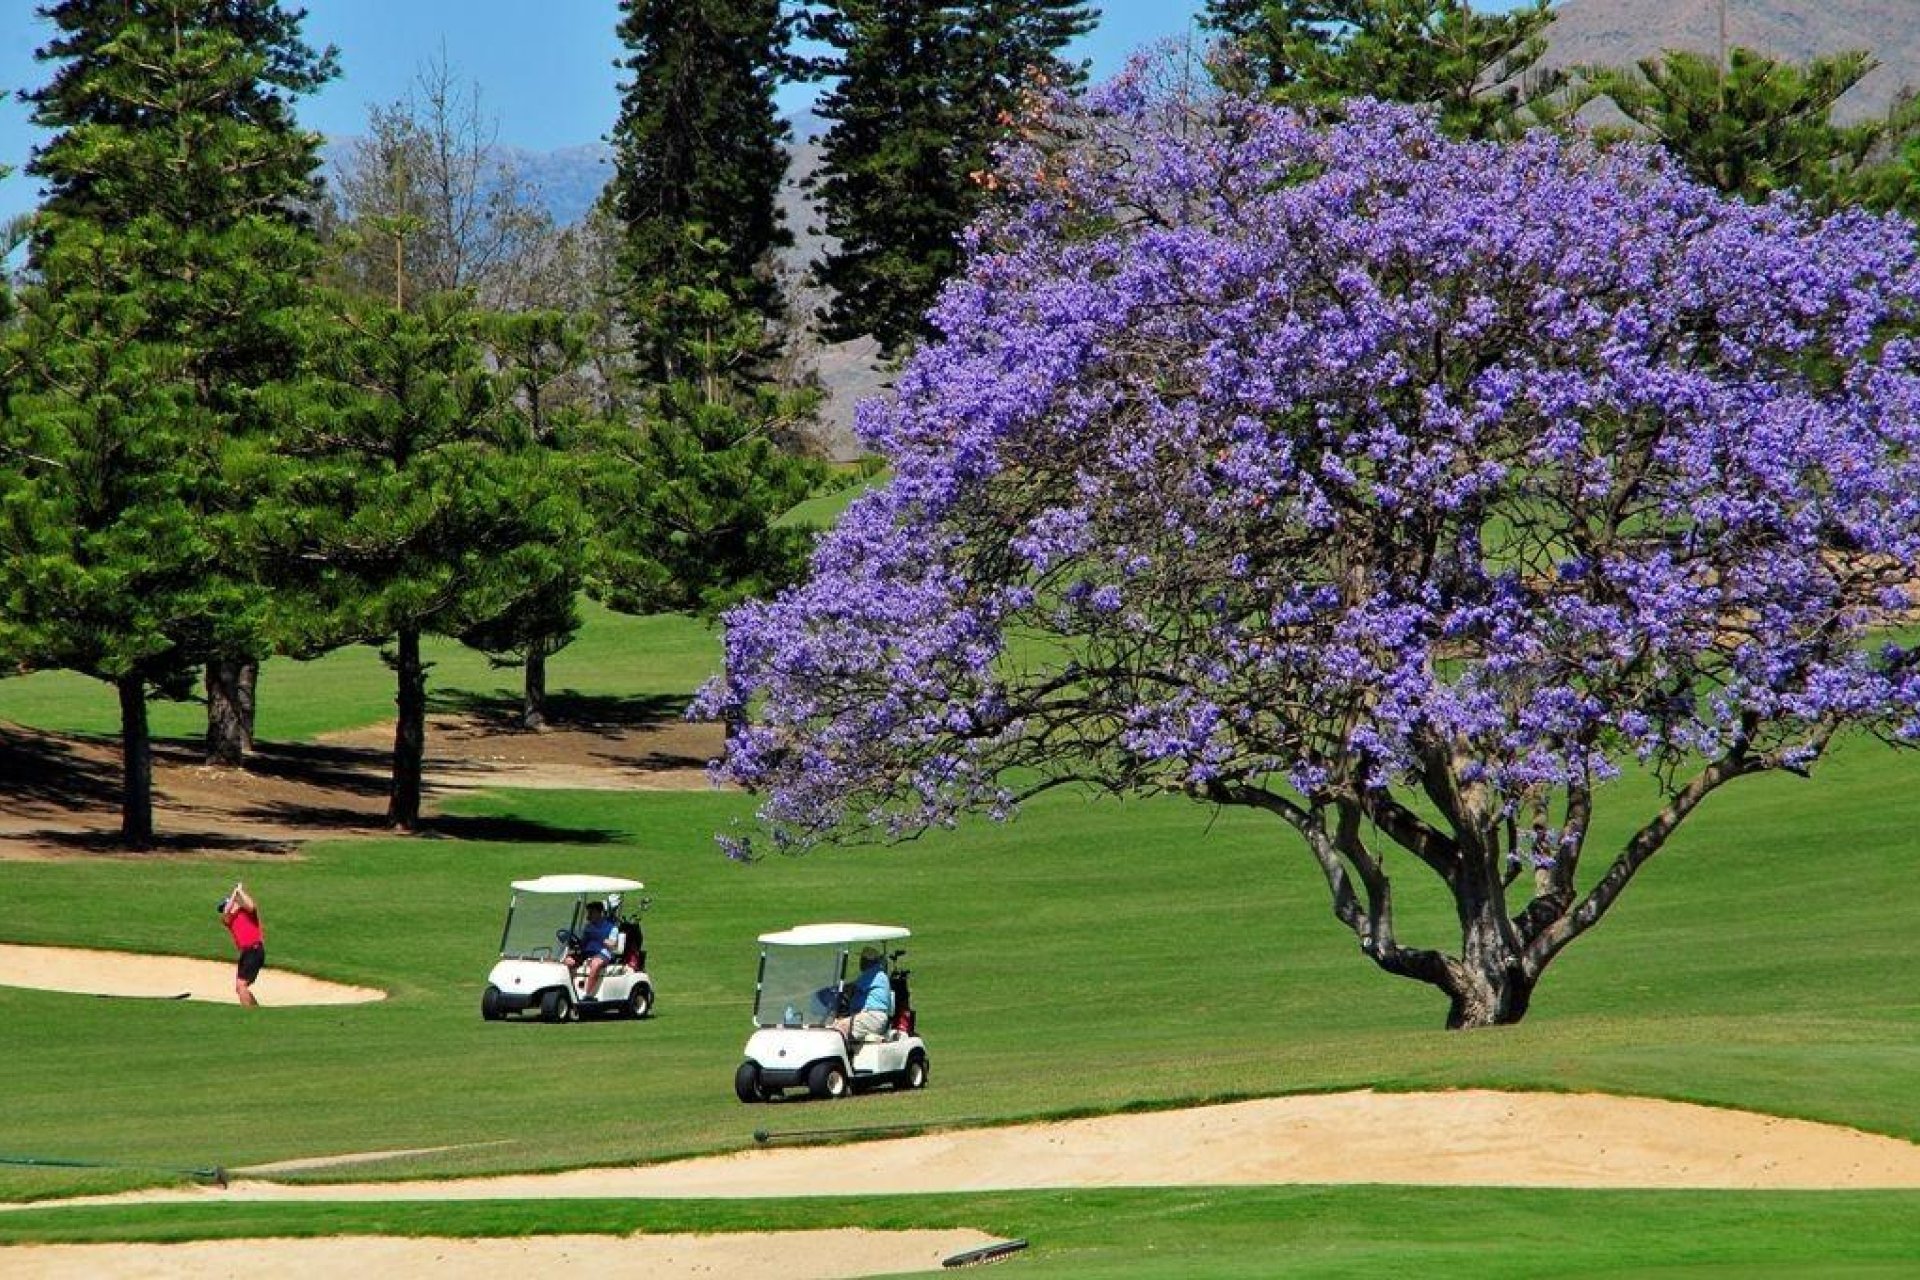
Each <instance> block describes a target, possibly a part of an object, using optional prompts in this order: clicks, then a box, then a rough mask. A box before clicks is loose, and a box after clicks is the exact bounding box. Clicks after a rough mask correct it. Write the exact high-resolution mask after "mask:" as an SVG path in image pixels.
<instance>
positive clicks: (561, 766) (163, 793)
mask: <svg viewBox="0 0 1920 1280" xmlns="http://www.w3.org/2000/svg"><path fill="white" fill-rule="evenodd" d="M721 746H722V735H721V730H720V728H719V726H717V725H707V724H687V723H684V722H681V721H679V720H673V719H664V720H644V719H636V720H634V721H630V722H629V721H624V720H620V719H595V720H570V721H558V722H556V724H555V726H554V727H552V728H550V729H546V730H541V731H538V732H534V731H528V730H520V729H515V728H513V727H512V726H511V724H510V723H507V722H503V720H502V719H501V718H500V717H498V716H489V715H486V714H481V713H472V714H459V715H454V714H447V715H435V716H432V717H430V718H429V721H428V727H427V759H426V770H425V773H426V786H425V792H424V795H423V823H422V825H423V828H424V829H425V830H426V831H428V832H432V831H435V830H444V831H448V832H456V833H461V834H468V835H484V834H486V832H485V831H482V830H480V828H482V827H487V826H488V825H489V824H488V823H486V822H483V821H480V820H474V819H464V818H457V817H451V816H448V815H446V814H444V813H443V812H442V811H441V809H440V805H439V803H438V802H439V801H440V800H442V799H444V798H445V797H446V796H449V795H454V794H459V793H462V792H467V791H473V790H476V789H481V788H488V787H524V788H532V789H580V790H623V791H624V790H692V789H699V788H705V787H707V786H709V785H711V784H710V783H709V781H708V779H707V774H706V762H707V761H708V760H710V759H712V758H713V757H715V756H717V755H718V754H719V753H720V750H721ZM392 750H393V726H392V725H391V724H385V725H376V726H372V727H370V728H365V729H357V730H354V731H352V732H349V733H341V734H331V735H328V736H326V737H324V738H322V739H321V740H319V741H317V742H313V743H291V744H289V743H261V744H260V745H259V747H258V749H257V750H256V752H255V753H254V755H253V756H252V757H251V758H250V759H249V760H248V761H247V764H246V766H245V767H244V768H237V769H236V768H217V767H211V766H209V765H207V764H206V763H205V757H204V752H203V750H202V748H201V745H200V744H199V743H198V742H197V741H191V740H187V739H171V738H169V739H159V740H156V741H155V743H154V766H153V796H154V803H153V821H154V829H155V832H156V846H157V847H156V850H155V852H150V853H141V854H125V853H120V852H119V851H118V850H117V842H118V837H119V831H120V747H119V743H118V741H117V740H114V739H108V738H94V737H82V736H76V735H68V734H52V733H43V732H40V731H38V730H34V729H27V728H21V727H19V726H15V725H10V724H4V723H0V779H3V780H4V781H0V798H3V799H4V807H3V808H0V859H7V858H12V859H49V858H65V857H71V856H73V855H75V854H87V855H91V856H118V857H138V858H152V857H154V856H155V854H156V853H158V854H162V855H164V854H221V855H244V856H258V857H288V856H294V855H296V854H297V853H298V850H299V847H300V845H301V844H302V843H304V842H305V841H308V840H313V839H318V838H322V837H326V838H336V837H340V836H353V835H367V836H372V835H385V834H388V829H387V825H386V811H387V796H388V789H389V785H390V782H391V778H392V759H393V757H392ZM491 825H492V826H494V827H501V826H502V824H500V823H493V824H491ZM519 825H520V826H525V825H526V824H519ZM505 826H507V827H514V826H515V824H511V823H508V824H505ZM501 834H504V835H514V836H519V837H523V838H527V839H564V838H565V836H566V833H564V832H559V833H556V832H552V831H548V830H545V829H544V828H537V827H532V828H529V829H525V830H521V829H518V828H517V827H516V829H514V830H503V831H502V832H501Z"/></svg>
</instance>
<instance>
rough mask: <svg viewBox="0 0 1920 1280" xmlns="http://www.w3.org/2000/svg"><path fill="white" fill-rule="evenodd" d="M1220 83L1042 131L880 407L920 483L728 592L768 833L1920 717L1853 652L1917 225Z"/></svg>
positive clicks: (1466, 769) (1509, 763)
mask: <svg viewBox="0 0 1920 1280" xmlns="http://www.w3.org/2000/svg"><path fill="white" fill-rule="evenodd" d="M1207 111H1208V112H1210V115H1209V117H1208V124H1209V126H1210V127H1203V128H1196V127H1194V120H1193V118H1192V117H1191V116H1187V117H1177V114H1176V113H1175V112H1174V111H1173V110H1171V109H1170V108H1169V107H1168V105H1167V104H1166V103H1165V102H1164V101H1163V100H1161V99H1159V98H1157V97H1155V96H1154V95H1153V94H1152V93H1150V92H1148V91H1147V90H1146V89H1144V88H1143V87H1142V85H1141V84H1140V83H1139V82H1138V81H1129V82H1125V83H1123V84H1121V85H1118V86H1115V87H1113V88H1110V89H1109V90H1108V91H1107V92H1106V93H1105V94H1104V95H1103V96H1101V97H1100V98H1098V99H1097V100H1096V108H1095V109H1093V110H1087V109H1081V108H1074V107H1071V106H1066V107H1063V108H1062V112H1063V114H1062V117H1061V119H1060V120H1058V121H1056V122H1055V123H1056V126H1057V127H1056V130H1055V131H1054V132H1053V133H1052V134H1050V135H1048V136H1047V137H1046V138H1044V139H1036V140H1035V141H1033V142H1031V143H1029V144H1026V145H1024V146H1022V147H1016V148H1014V149H1013V150H1012V151H1010V152H1009V154H1007V155H1006V156H1005V157H1004V163H1003V168H1004V172H1005V173H1006V174H1007V175H1008V183H1007V185H1008V187H1009V188H1010V189H1011V190H1012V192H1013V194H1012V197H1011V198H1010V199H1009V200H1008V201H1007V203H1006V204H1005V205H1004V206H1002V207H1000V208H998V209H996V210H995V211H994V212H993V213H992V214H991V215H990V216H989V217H988V218H986V219H985V220H983V221H982V222H981V223H980V224H979V225H977V226H976V227H975V228H974V229H973V230H972V232H971V233H970V235H969V238H968V243H969V245H970V247H971V257H970V260H969V264H968V267H967V270H966V272H965V273H964V275H963V276H962V277H961V278H959V279H958V280H956V281H955V282H954V283H953V284H952V285H951V286H950V287H949V288H948V289H947V291H946V292H945V294H944V295H943V297H942V299H941V301H940V304H939V306H938V307H937V308H936V310H935V312H934V315H933V318H934V320H935V322H936V323H937V324H938V326H939V328H940V331H941V334H942V337H941V339H940V340H939V341H938V342H935V343H933V344H932V345H930V346H928V347H927V348H925V349H924V350H922V351H921V352H920V353H919V354H918V355H917V356H916V357H915V358H914V359H913V361H912V362H911V363H910V365H909V366H908V368H907V369H906V370H905V371H904V373H903V375H902V377H901V378H900V380H899V388H898V389H899V394H898V397H897V400H895V401H893V402H891V403H888V402H881V401H874V402H870V403H869V404H867V405H865V406H863V407H862V410H861V412H860V416H859V429H860V431H861V433H862V434H863V436H864V437H865V439H866V440H867V441H868V442H869V443H870V444H871V445H872V446H873V447H874V448H876V449H878V450H880V451H882V452H884V453H885V454H886V456H887V458H888V460H889V462H890V463H891V465H892V468H893V479H892V481H891V483H890V484H889V485H888V486H886V487H885V488H883V489H880V490H878V491H876V492H874V493H871V494H869V495H867V496H866V497H864V498H862V499H861V500H860V501H858V502H856V503H855V504H854V505H853V507H852V508H851V509H850V510H849V511H848V512H847V514H846V516H845V518H844V519H843V521H842V522H841V524H840V525H839V526H838V527H837V528H836V529H835V530H833V531H832V532H831V533H830V534H828V535H827V536H826V537H825V538H824V539H823V540H822V542H821V544H820V547H819V549H818V552H817V554H816V556H815V560H814V565H813V572H812V575H811V577H810V578H809V580H808V581H806V582H804V583H803V584H801V585H799V586H797V587H794V588H793V589H791V590H789V591H787V592H786V593H784V594H783V595H781V596H780V597H779V598H778V599H775V600H771V601H764V602H756V603H752V604H749V605H746V606H743V607H742V608H740V609H738V610H735V611H734V612H733V613H732V614H730V615H729V616H728V619H727V639H726V652H727V661H726V675H725V676H724V678H722V679H720V680H717V681H715V682H714V683H713V684H711V685H709V686H708V687H707V688H705V689H704V690H702V691H701V693H700V695H699V697H698V699H697V701H696V704H695V707H694V709H693V714H695V715H700V716H712V717H720V716H728V717H730V718H733V719H736V720H738V719H741V718H746V719H748V720H749V721H750V725H749V727H748V729H747V730H746V731H744V732H742V733H740V734H738V735H737V736H736V737H735V738H734V740H733V742H732V744H731V746H730V748H729V752H728V755H727V757H726V759H725V760H724V761H723V762H721V764H720V765H719V774H720V776H722V777H724V778H726V779H728V780H730V781H734V782H738V783H742V784H746V785H748V786H750V787H753V788H756V789H758V790H760V791H761V792H762V793H763V794H764V796H765V800H764V804H763V808H762V812H761V816H762V818H763V819H764V820H765V822H766V823H767V824H768V825H769V827H771V829H772V830H773V832H774V834H775V836H776V838H777V840H778V841H780V842H784V843H785V844H788V845H804V844H807V843H810V842H812V841H815V840H819V839H824V838H829V837H833V836H836V835H839V834H844V833H846V832H848V831H850V830H854V829H858V828H863V827H871V828H873V829H876V830H879V831H882V832H884V833H887V834H892V835H898V834H905V833H910V832H912V831H915V830H919V829H922V828H924V827H927V826H931V825H945V824H948V823H951V822H952V821H953V820H954V819H955V818H956V817H957V816H958V815H959V814H961V813H963V812H966V811H970V810H978V811H982V812H991V813H993V814H994V815H996V816H1004V815H1007V814H1010V813H1011V812H1013V810H1014V809H1015V807H1016V806H1017V803H1018V800H1019V799H1020V797H1021V796H1022V795H1023V794H1027V793H1030V792H1031V791H1033V790H1036V789H1039V788H1043V787H1045V786H1048V785H1052V784H1054V783H1055V782H1058V781H1062V780H1067V779H1074V778H1080V777H1084V776H1087V775H1088V774H1090V773H1091V774H1097V775H1099V776H1100V777H1102V778H1103V779H1104V780H1106V781H1107V782H1108V783H1109V784H1110V785H1112V786H1115V787H1119V788H1132V789H1144V790H1154V789H1164V790H1188V791H1197V792H1199V793H1202V794H1207V795H1213V796H1216V797H1217V796H1220V795H1223V794H1227V793H1228V789H1230V788H1232V787H1244V788H1254V789H1261V790H1263V791H1264V790H1266V789H1269V788H1271V787H1273V786H1275V785H1277V784H1275V783H1274V779H1275V778H1276V777H1284V778H1286V779H1289V780H1290V786H1291V788H1292V795H1291V797H1290V798H1289V799H1288V801H1287V802H1288V803H1294V802H1296V801H1297V802H1298V803H1300V804H1302V805H1305V806H1307V807H1308V808H1309V809H1311V808H1312V807H1313V806H1315V805H1317V804H1320V803H1323V802H1331V801H1332V800H1333V799H1334V798H1336V797H1338V796H1342V795H1348V794H1359V793H1365V794H1367V795H1368V796H1371V797H1373V799H1369V800H1368V801H1367V803H1369V804H1371V803H1376V802H1378V801H1379V799H1380V797H1384V796H1389V795H1393V794H1398V793H1401V792H1418V791H1420V790H1422V789H1423V788H1428V789H1431V787H1432V785H1433V784H1434V781H1435V776H1436V771H1440V770H1444V771H1446V772H1447V773H1448V776H1449V778H1450V782H1449V783H1448V785H1450V786H1453V787H1456V788H1458V789H1459V790H1458V794H1459V796H1460V797H1461V798H1460V799H1459V800H1458V804H1459V806H1460V808H1459V810H1458V811H1457V812H1453V813H1450V814H1447V815H1445V817H1446V819H1447V820H1448V822H1449V823H1450V824H1451V825H1450V831H1449V835H1450V837H1451V838H1454V839H1457V840H1460V841H1462V842H1472V841H1473V840H1475V839H1478V837H1476V836H1475V834H1474V833H1475V830H1476V824H1486V823H1491V822H1492V820H1493V817H1494V816H1495V815H1498V814H1500V813H1512V812H1515V811H1516V810H1517V809H1518V808H1520V807H1521V806H1522V805H1523V803H1524V804H1527V805H1531V804H1534V803H1537V802H1539V800H1540V798H1541V797H1543V796H1545V797H1549V798H1551V797H1554V796H1564V795H1567V794H1571V793H1573V792H1576V791H1577V792H1580V793H1582V794H1584V793H1586V792H1588V791H1590V789H1591V788H1592V787H1594V786H1595V785H1597V784H1598V783H1599V782H1601V781H1604V780H1605V779H1606V778H1608V777H1611V776H1614V775H1615V774H1617V773H1618V772H1619V770H1620V768H1621V767H1622V765H1623V764H1624V763H1626V762H1629V761H1640V762H1644V763H1647V764H1650V765H1652V766H1654V767H1656V768H1658V769H1661V770H1662V771H1663V772H1670V771H1672V770H1676V769H1680V768H1683V767H1686V765H1687V762H1688V761H1690V760H1694V759H1696V757H1697V756H1698V755H1699V754H1700V753H1705V754H1706V755H1707V756H1709V757H1714V756H1720V755H1724V754H1725V753H1729V752H1734V753H1741V754H1740V757H1739V758H1740V759H1741V760H1744V761H1751V762H1756V763H1755V764H1754V767H1759V763H1758V762H1765V763H1766V764H1767V767H1775V766H1779V767H1794V768H1804V767H1806V766H1807V765H1809V764H1810V763H1812V762H1813V761H1814V760H1815V759H1817V757H1818V755H1819V753H1820V751H1821V750H1822V749H1823V747H1824V744H1825V743H1826V741H1827V740H1828V738H1829V736H1830V735H1831V733H1832V732H1833V731H1834V730H1835V729H1836V728H1838V727H1843V726H1846V725H1860V726H1864V727H1868V728H1872V729H1878V730H1881V731H1884V732H1886V733H1888V734H1906V735H1911V734H1913V733H1914V732H1915V730H1914V726H1915V725H1916V724H1920V702H1917V701H1916V693H1917V691H1920V677H1916V675H1915V673H1914V665H1915V664H1914V661H1913V659H1912V656H1911V655H1910V653H1909V652H1908V650H1907V649H1906V648H1904V647H1902V646H1897V645H1887V646H1882V647H1880V648H1878V649H1870V648H1867V647H1865V646H1863V645H1862V644H1861V639H1862V637H1863V635H1865V633H1866V632H1867V631H1868V630H1869V629H1871V628H1876V627H1880V626H1882V625H1883V624H1885V623H1886V622H1887V621H1888V620H1889V618H1890V617H1891V616H1893V615H1894V614H1895V613H1897V612H1898V611H1899V610H1901V609H1904V608H1906V607H1907V606H1908V596H1907V594H1906V592H1905V591H1904V589H1903V588H1904V586H1905V575H1904V572H1903V569H1904V567H1905V566H1910V565H1912V564H1913V563H1914V562H1915V559H1916V556H1920V367H1917V365H1916V360H1915V350H1914V347H1913V344H1912V343H1911V342H1910V341H1908V340H1906V339H1904V338H1895V339H1892V340H1888V335H1889V334H1890V333H1891V332H1892V331H1894V330H1896V329H1897V328H1899V327H1900V326H1903V325H1910V324H1911V322H1912V320H1913V318H1914V317H1915V315H1916V314H1920V269H1917V268H1916V259H1915V252H1914V245H1913V241H1912V234H1911V231H1910V229H1909V228H1908V227H1907V225H1906V224H1904V223H1903V222H1900V221H1898V220H1895V219H1877V218H1871V217H1868V216H1866V215H1863V214H1847V215H1843V216H1840V217H1837V218H1833V219H1829V220H1826V221H1820V220H1817V219H1815V218H1812V217H1810V216H1809V215H1807V214H1806V213H1805V212H1804V211H1803V210H1802V209H1801V208H1799V207H1798V206H1796V205H1794V204H1792V203H1790V202H1787V201H1780V202H1775V203H1772V204H1768V205H1765V206H1760V207H1752V206H1747V205H1743V204H1740V203H1737V202H1734V201H1731V200H1728V199H1725V198H1722V197H1720V196H1718V195H1716V194H1715V193H1713V192H1711V191H1709V190H1706V189H1704V188H1701V187H1699V186H1697V185H1694V184H1693V183H1691V182H1689V181H1688V180H1686V179H1685V178H1683V177H1682V176H1680V175H1679V174H1677V173H1675V172H1674V171H1672V169H1671V168H1670V167H1668V166H1667V165H1666V164H1664V163H1663V162H1662V161H1661V160H1660V159H1659V157H1657V156H1656V155H1654V154H1653V153H1650V152H1647V151H1643V150H1640V149H1637V148H1632V147H1624V148H1618V149H1612V150H1605V151H1603V150H1598V149H1596V148H1594V147H1592V146H1589V145H1587V144H1585V143H1583V142H1580V141H1578V140H1567V139H1562V138H1555V137H1549V136H1544V135H1541V136H1533V137H1529V138H1527V139H1526V140H1524V141H1522V142H1519V143H1516V144H1512V145H1509V146H1495V145H1489V144H1475V143H1460V142H1453V141H1449V140H1447V139H1445V138H1443V137H1441V136H1439V135H1438V134H1437V132H1436V131H1435V130H1434V129H1433V127H1432V126H1431V124H1430V123H1429V122H1427V121H1426V120H1425V119H1423V118H1422V117H1420V116H1419V115H1417V114H1415V113H1411V112H1408V111H1406V110H1402V109H1398V108H1394V107H1389V106H1384V105H1380V104H1370V103H1364V102H1363V103H1354V104H1350V106H1349V110H1348V112H1347V118H1346V120H1345V121H1344V122H1343V123H1340V124H1337V125H1333V126H1326V127H1321V126H1316V125H1314V124H1313V123H1311V122H1309V121H1307V120H1304V119H1302V118H1301V117H1299V116H1296V115H1293V114H1290V113H1288V112H1286V111H1284V110H1281V109H1279V108H1275V107H1270V106H1267V105H1263V104H1259V103H1253V102H1242V101H1237V100H1234V99H1230V98H1222V99H1218V100H1215V101H1213V102H1211V103H1209V104H1207ZM1116 157H1124V160H1117V159H1116ZM1743 767H1744V766H1743ZM1013 777H1018V778H1019V779H1020V782H1019V783H1018V784H1017V785H1016V784H1012V783H1007V782H1003V781H1002V780H1003V779H1008V778H1013ZM1023 788H1024V790H1023ZM1443 794H1444V791H1443ZM1565 861H1566V859H1565V858H1561V859H1557V860H1556V863H1560V862H1565Z"/></svg>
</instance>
